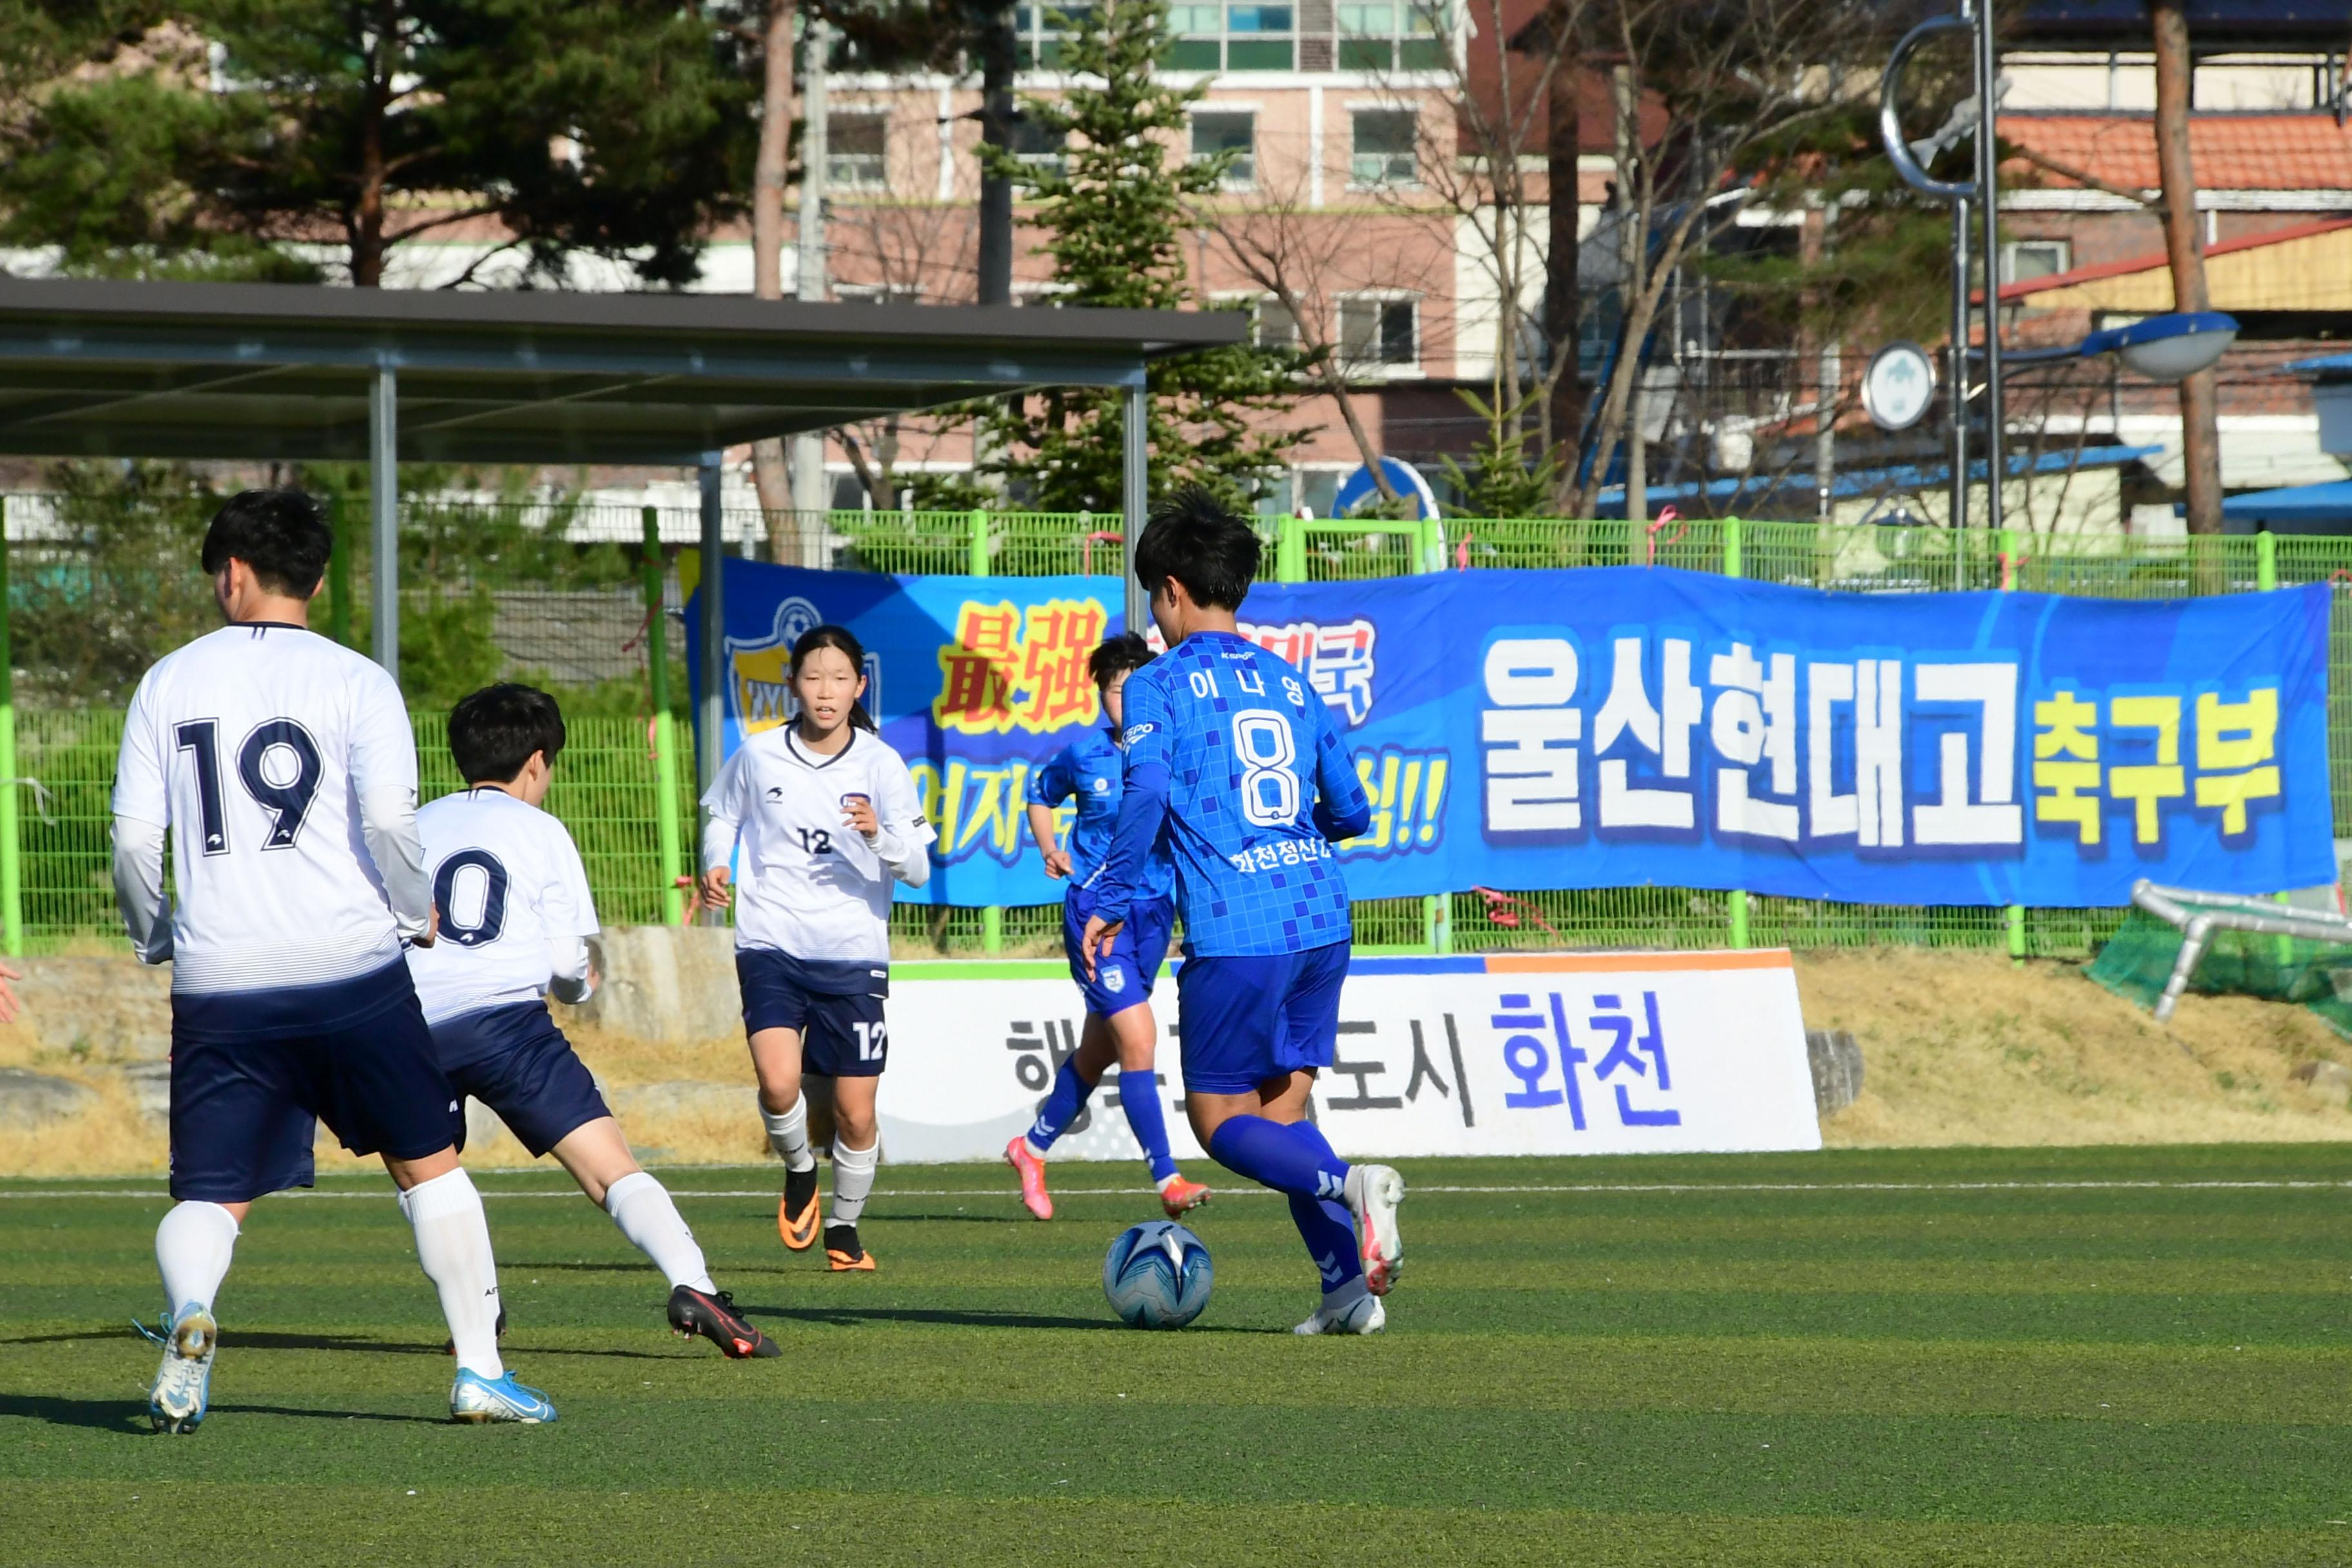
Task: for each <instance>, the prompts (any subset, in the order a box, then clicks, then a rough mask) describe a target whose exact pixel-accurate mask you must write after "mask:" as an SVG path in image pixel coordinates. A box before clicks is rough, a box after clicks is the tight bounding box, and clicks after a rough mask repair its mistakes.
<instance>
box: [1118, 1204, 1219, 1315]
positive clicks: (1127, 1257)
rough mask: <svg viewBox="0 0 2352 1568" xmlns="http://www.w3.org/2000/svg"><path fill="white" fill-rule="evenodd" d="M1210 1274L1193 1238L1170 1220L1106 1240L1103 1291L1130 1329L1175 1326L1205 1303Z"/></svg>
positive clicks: (1204, 1254) (1197, 1312)
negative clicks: (1107, 1247) (1108, 1249)
mask: <svg viewBox="0 0 2352 1568" xmlns="http://www.w3.org/2000/svg"><path fill="white" fill-rule="evenodd" d="M1214 1275H1215V1269H1214V1268H1213V1267H1212V1266H1211V1264H1210V1262H1209V1249H1208V1248H1207V1247H1203V1246H1202V1245H1201V1238H1200V1237H1197V1236H1194V1235H1193V1234H1192V1232H1191V1231H1189V1230H1186V1229H1185V1228H1184V1227H1183V1226H1181V1225H1178V1224H1176V1223H1175V1222H1173V1221H1172V1220H1164V1219H1155V1220H1150V1221H1147V1222H1146V1223H1144V1224H1142V1225H1139V1226H1133V1227H1131V1228H1130V1229H1128V1230H1124V1231H1121V1232H1120V1233H1119V1236H1118V1240H1116V1241H1114V1242H1112V1243H1111V1244H1110V1251H1109V1253H1108V1255H1107V1256H1106V1257H1105V1258H1103V1295H1104V1296H1105V1297H1106V1298H1108V1300H1109V1301H1110V1310H1112V1311H1114V1312H1117V1313H1118V1315H1119V1316H1120V1317H1121V1318H1123V1319H1125V1320H1126V1321H1127V1322H1128V1323H1129V1325H1130V1326H1131V1327H1134V1328H1139V1329H1181V1328H1182V1327H1183V1326H1184V1325H1185V1324H1187V1323H1189V1322H1191V1321H1192V1320H1193V1319H1195V1318H1197V1317H1199V1316H1200V1315H1201V1310H1202V1308H1204V1307H1206V1306H1207V1305H1208V1304H1209V1287H1210V1285H1211V1283H1212V1281H1213V1278H1214Z"/></svg>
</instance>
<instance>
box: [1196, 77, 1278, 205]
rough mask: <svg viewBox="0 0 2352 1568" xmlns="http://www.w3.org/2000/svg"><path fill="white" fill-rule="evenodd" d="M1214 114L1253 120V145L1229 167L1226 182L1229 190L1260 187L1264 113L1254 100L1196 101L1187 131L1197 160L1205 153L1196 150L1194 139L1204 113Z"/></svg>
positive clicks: (1251, 121)
mask: <svg viewBox="0 0 2352 1568" xmlns="http://www.w3.org/2000/svg"><path fill="white" fill-rule="evenodd" d="M1214 116H1223V118H1225V119H1228V120H1235V119H1244V118H1245V119H1247V120H1248V121H1249V124H1250V139H1249V147H1248V149H1247V150H1246V151H1244V153H1242V155H1241V157H1240V158H1238V159H1236V160H1235V161H1234V166H1233V167H1232V168H1230V169H1228V170H1226V171H1225V177H1224V179H1223V182H1222V184H1223V187H1224V188H1225V189H1226V190H1229V191H1254V190H1255V189H1257V128H1258V121H1259V120H1260V119H1261V118H1262V116H1260V115H1259V113H1258V110H1257V105H1255V104H1254V103H1248V104H1244V103H1222V102H1219V101H1218V100H1215V99H1207V100H1202V102H1199V103H1196V104H1194V105H1192V109H1191V110H1190V112H1189V113H1188V115H1187V116H1186V121H1185V135H1186V137H1187V139H1188V140H1187V146H1186V154H1187V156H1189V157H1190V158H1191V159H1192V162H1194V163H1199V162H1201V161H1202V154H1201V153H1197V152H1194V151H1192V148H1191V145H1190V142H1191V140H1192V139H1196V138H1197V137H1198V136H1199V135H1200V124H1201V121H1202V119H1203V118H1204V117H1214Z"/></svg>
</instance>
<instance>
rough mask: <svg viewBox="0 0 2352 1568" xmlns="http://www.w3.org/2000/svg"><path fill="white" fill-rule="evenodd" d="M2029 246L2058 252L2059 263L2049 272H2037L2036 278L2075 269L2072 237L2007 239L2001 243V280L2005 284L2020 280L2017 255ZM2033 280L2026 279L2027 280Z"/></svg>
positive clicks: (2049, 276) (2056, 274) (2050, 276)
mask: <svg viewBox="0 0 2352 1568" xmlns="http://www.w3.org/2000/svg"><path fill="white" fill-rule="evenodd" d="M2028 248H2032V249H2036V250H2042V249H2048V250H2054V251H2056V252H2057V253H2058V265H2057V266H2056V267H2055V268H2052V269H2051V270H2050V271H2048V272H2037V273H2035V274H2034V275H2033V276H2034V278H2037V279H2038V278H2054V277H2056V276H2058V275H2059V274H2060V273H2063V272H2072V271H2073V270H2074V241H2073V240H2071V239H2042V238H2034V239H2005V240H2003V241H2001V245H2000V280H2001V283H2002V284H2003V286H2006V285H2008V284H2011V283H2015V282H2018V281H2020V279H2019V278H2018V276H2017V257H2018V253H2019V252H2020V251H2022V250H2025V249H2028ZM2031 280H2032V279H2026V281H2031Z"/></svg>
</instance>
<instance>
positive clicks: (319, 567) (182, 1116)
mask: <svg viewBox="0 0 2352 1568" xmlns="http://www.w3.org/2000/svg"><path fill="white" fill-rule="evenodd" d="M331 548H332V539H331V534H330V532H329V531H328V528H327V522H326V519H325V517H324V516H323V515H322V514H321V512H320V509H319V506H318V503H317V502H315V501H313V500H310V497H308V496H306V495H303V494H302V493H301V492H299V490H247V491H244V492H243V493H241V494H239V495H236V496H235V497H233V498H231V499H230V500H229V501H228V503H227V504H226V505H225V506H223V507H222V508H221V509H220V510H219V512H218V513H217V514H215V517H214V518H213V521H212V526H211V527H210V528H209V529H208V530H206V531H205V543H204V556H203V559H204V567H205V571H206V572H207V573H209V574H212V579H213V592H214V595H215V597H216V598H217V599H218V600H219V602H220V607H221V613H222V615H223V616H225V617H226V619H227V620H228V623H229V624H228V625H227V626H226V627H224V628H222V629H221V630H219V631H216V632H212V633H209V634H207V635H206V636H204V637H198V638H197V639H196V640H195V641H194V642H192V643H190V644H188V645H187V646H186V647H183V648H181V649H180V650H179V651H177V652H176V653H173V654H169V655H167V656H165V657H164V658H163V659H162V660H161V661H159V662H158V663H157V664H156V665H155V667H154V668H152V669H150V670H149V671H148V672H147V675H146V678H145V679H142V681H141V682H140V683H139V690H138V693H137V694H136V695H135V696H134V697H133V698H132V699H131V712H130V715H129V717H128V718H127V719H126V720H125V721H124V722H123V728H122V752H121V760H120V762H119V763H117V765H116V770H115V777H114V891H115V898H116V900H117V901H118V902H119V903H120V905H121V910H122V918H123V923H124V924H125V926H127V927H128V928H129V930H130V933H131V945H132V947H133V948H134V949H135V950H136V951H137V952H138V954H139V956H140V958H141V959H142V960H143V961H144V962H146V963H166V962H168V963H170V964H171V965H172V1196H173V1198H175V1199H177V1200H178V1201H177V1203H176V1204H175V1205H173V1207H172V1208H171V1209H170V1210H169V1211H168V1212H167V1213H165V1215H163V1224H162V1225H161V1226H157V1227H156V1231H155V1262H156V1265H157V1267H158V1268H160V1269H161V1271H162V1273H163V1300H164V1308H165V1313H166V1316H165V1321H164V1331H163V1333H162V1334H161V1335H160V1336H151V1337H157V1338H160V1339H161V1341H162V1342H163V1366H162V1368H161V1370H159V1371H158V1372H157V1373H156V1374H155V1383H154V1386H153V1388H152V1390H151V1391H150V1393H149V1394H148V1401H147V1409H148V1415H149V1416H150V1418H151V1419H152V1421H153V1422H154V1425H155V1426H156V1428H157V1429H158V1430H159V1431H165V1432H174V1433H187V1432H193V1431H194V1430H195V1429H196V1427H197V1426H198V1425H199V1424H200V1423H202V1422H203V1420H204V1418H205V1397H206V1394H207V1392H208V1389H209V1386H210V1383H211V1378H212V1366H213V1352H214V1350H215V1345H216V1343H217V1341H218V1331H217V1329H216V1327H215V1320H214V1316H213V1299H214V1296H215V1293H216V1292H217V1291H218V1290H219V1289H220V1283H221V1280H222V1279H223V1278H224V1277H226V1274H227V1273H228V1266H229V1256H230V1253H231V1252H232V1250H233V1249H234V1248H235V1247H236V1239H237V1235H238V1228H239V1226H241V1225H242V1224H243V1223H244V1221H245V1217H246V1215H247V1211H248V1210H250V1209H251V1207H252V1206H253V1202H254V1200H255V1199H257V1198H258V1197H261V1196H262V1195H263V1194H268V1193H274V1192H278V1191H280V1190H281V1189H284V1188H287V1187H297V1186H299V1187H307V1186H309V1185H310V1184H311V1178H312V1164H311V1157H310V1142H311V1139H312V1138H313V1136H314V1135H315V1131H316V1128H315V1122H316V1121H318V1120H323V1121H325V1122H326V1123H327V1126H328V1128H329V1129H330V1130H331V1131H333V1132H334V1134H335V1136H336V1137H337V1138H339V1139H341V1141H342V1144H343V1147H345V1148H346V1149H349V1150H350V1151H352V1152H353V1153H354V1154H371V1153H373V1154H380V1155H382V1156H383V1163H384V1168H385V1169H386V1170H387V1171H389V1172H391V1173H392V1179H393V1181H394V1183H395V1184H397V1185H398V1187H399V1188H400V1206H401V1210H402V1212H403V1213H404V1214H405V1215H407V1216H408V1222H409V1224H410V1226H413V1227H414V1229H415V1234H416V1257H417V1260H418V1261H419V1262H421V1263H422V1264H423V1265H424V1266H425V1275H426V1276H427V1277H428V1278H429V1279H432V1281H433V1284H434V1286H435V1288H436V1289H437V1290H438V1291H439V1292H440V1296H441V1310H442V1312H443V1314H444V1315H445V1316H446V1318H447V1319H448V1321H449V1337H450V1342H451V1343H452V1344H453V1345H454V1346H455V1347H456V1351H457V1379H456V1381H455V1383H454V1384H452V1385H451V1387H450V1390H449V1414H450V1415H451V1416H452V1417H453V1418H455V1419H457V1420H459V1421H522V1422H545V1421H552V1420H554V1419H555V1406H554V1405H551V1404H550V1403H549V1402H548V1398H547V1395H545V1394H541V1393H540V1392H539V1391H538V1390H537V1389H535V1388H526V1387H524V1386H523V1385H521V1384H519V1383H517V1382H516V1381H515V1378H514V1374H513V1373H509V1372H508V1371H507V1369H506V1364H505V1363H504V1362H502V1361H501V1360H500V1359H499V1342H498V1332H497V1328H496V1324H497V1321H498V1315H499V1277H498V1265H497V1263H496V1261H495V1260H494V1259H493V1258H492V1257H491V1254H490V1230H489V1226H488V1223H487V1222H486V1220H485V1218H484V1216H483V1214H482V1199H481V1195H480V1194H478V1193H477V1192H476V1191H475V1190H474V1184H473V1182H472V1181H471V1180H470V1179H469V1178H468V1177H467V1174H466V1172H465V1170H464V1169H463V1168H462V1167H461V1166H460V1165H459V1164H458V1163H457V1150H456V1148H455V1147H453V1146H452V1141H451V1139H450V1136H449V1117H450V1114H451V1112H452V1111H453V1110H455V1109H456V1108H457V1095H456V1093H455V1092H454V1091H453V1090H452V1089H450V1087H449V1079H448V1078H447V1076H446V1074H444V1073H443V1072H442V1070H441V1065H440V1063H439V1062H438V1061H437V1060H436V1058H435V1056H434V1051H433V1037H432V1036H431V1035H429V1034H428V1033H426V1031H425V1014H424V1012H423V1010H422V1009H421V1008H420V1007H419V1006H418V1005H417V1001H416V988H415V985H414V984H411V983H410V980H409V975H408V965H407V963H405V962H404V960H403V958H402V956H401V950H402V944H403V943H404V942H408V943H413V944H415V945H417V946H430V945H432V942H433V906H432V895H431V889H430V888H429V887H428V886H427V884H426V882H425V868H424V864H423V859H422V857H421V854H420V851H419V847H418V843H417V837H416V745H415V739H414V737H413V735H412V734H411V732H410V730H409V726H408V714H407V712H406V711H405V710H404V709H403V707H402V706H401V700H400V689H399V688H398V687H397V686H395V685H394V683H393V679H392V677H391V676H389V675H387V674H386V673H384V671H383V669H382V668H380V667H378V666H377V665H375V664H373V663H372V662H370V661H369V660H368V659H366V658H362V656H361V655H359V654H357V653H353V652H352V651H351V650H349V649H347V648H344V647H339V646H338V645H336V644H335V643H333V642H331V641H329V640H328V639H327V638H325V637H318V636H315V635H313V634H312V633H311V632H310V631H308V630H306V629H305V622H306V618H307V616H308V615H309V611H310V596H311V595H313V594H315V593H317V592H318V590H319V579H320V575H321V574H323V573H324V572H325V570H326V566H327V556H328V553H329V552H330V550H331ZM167 834H168V835H169V837H170V839H171V847H172V875H173V879H174V882H175V884H176V886H177V888H178V891H179V902H178V907H177V908H176V909H173V908H171V907H169V905H168V903H167V900H165V897H164V893H163V850H164V839H165V837H166V835H167Z"/></svg>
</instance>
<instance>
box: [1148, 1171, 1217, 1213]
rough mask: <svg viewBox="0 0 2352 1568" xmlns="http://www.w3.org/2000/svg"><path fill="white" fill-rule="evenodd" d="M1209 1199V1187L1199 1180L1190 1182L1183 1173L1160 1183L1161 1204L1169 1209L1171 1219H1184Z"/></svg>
mask: <svg viewBox="0 0 2352 1568" xmlns="http://www.w3.org/2000/svg"><path fill="white" fill-rule="evenodd" d="M1208 1201H1209V1189H1208V1188H1207V1187H1205V1186H1202V1184H1200V1183H1198V1182H1188V1181H1186V1180H1185V1179H1184V1178H1183V1177H1182V1176H1181V1175H1177V1176H1171V1177H1169V1178H1168V1179H1167V1180H1166V1181H1164V1182H1162V1183H1160V1207H1161V1208H1163V1209H1166V1210H1167V1211H1168V1217H1169V1218H1170V1219H1182V1218H1183V1217H1184V1216H1185V1215H1188V1214H1190V1213H1192V1211H1193V1210H1194V1209H1196V1208H1199V1207H1200V1206H1201V1205H1202V1204H1204V1203H1207V1202H1208Z"/></svg>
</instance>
